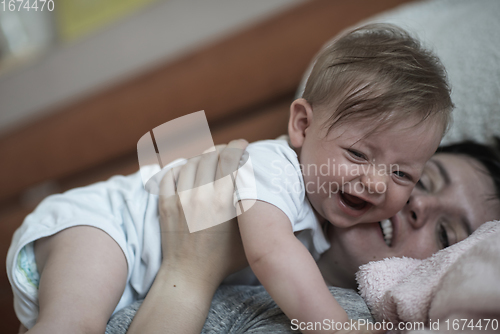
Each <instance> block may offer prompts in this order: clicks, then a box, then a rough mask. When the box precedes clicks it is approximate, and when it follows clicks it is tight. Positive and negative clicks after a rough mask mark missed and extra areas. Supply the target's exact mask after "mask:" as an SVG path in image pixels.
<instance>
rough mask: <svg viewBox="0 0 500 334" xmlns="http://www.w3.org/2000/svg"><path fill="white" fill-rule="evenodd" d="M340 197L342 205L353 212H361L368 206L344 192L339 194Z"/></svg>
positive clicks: (363, 201) (361, 200)
mask: <svg viewBox="0 0 500 334" xmlns="http://www.w3.org/2000/svg"><path fill="white" fill-rule="evenodd" d="M340 196H341V197H342V200H343V201H344V203H345V204H346V205H348V206H349V207H350V208H352V209H354V210H363V209H364V208H365V207H366V205H367V204H368V202H366V201H365V200H363V199H361V198H359V197H357V196H354V195H349V194H347V193H345V192H341V193H340Z"/></svg>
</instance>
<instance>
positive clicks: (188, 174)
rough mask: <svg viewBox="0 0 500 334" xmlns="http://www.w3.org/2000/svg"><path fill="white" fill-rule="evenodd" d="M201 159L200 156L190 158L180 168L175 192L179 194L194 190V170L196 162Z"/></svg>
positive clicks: (196, 166)
mask: <svg viewBox="0 0 500 334" xmlns="http://www.w3.org/2000/svg"><path fill="white" fill-rule="evenodd" d="M201 157H202V156H197V157H194V158H191V159H189V160H188V162H187V163H186V164H185V165H184V166H182V168H181V171H180V172H179V178H178V180H177V191H179V192H180V191H185V190H189V189H193V188H194V182H195V180H196V170H197V169H198V162H199V161H200V159H201Z"/></svg>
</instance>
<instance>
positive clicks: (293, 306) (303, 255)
mask: <svg viewBox="0 0 500 334" xmlns="http://www.w3.org/2000/svg"><path fill="white" fill-rule="evenodd" d="M243 207H245V205H243ZM238 223H239V227H240V233H241V238H242V240H243V246H244V249H245V254H246V257H247V260H248V263H249V264H250V266H251V267H252V270H253V271H254V273H255V275H256V276H257V278H258V279H259V281H260V282H261V283H262V285H264V287H265V288H266V290H267V291H268V292H269V294H270V295H271V297H272V298H273V299H274V301H275V302H276V303H277V304H278V306H279V307H280V308H281V309H282V310H283V312H284V313H285V314H286V315H287V316H288V318H290V319H297V320H298V321H299V322H302V321H303V322H321V323H323V320H324V319H333V320H334V321H335V322H345V321H348V317H347V314H346V312H345V311H344V309H343V308H342V307H341V306H340V305H339V304H338V303H337V301H336V300H335V298H333V296H332V295H331V294H330V292H329V290H328V287H327V286H326V283H325V281H324V280H323V277H322V276H321V273H320V271H319V269H318V267H317V265H316V263H315V261H314V259H313V257H312V256H311V254H310V253H309V251H308V250H307V249H306V247H304V245H302V243H301V242H300V241H299V240H298V239H297V238H296V237H295V235H294V233H293V229H292V225H291V223H290V220H289V219H288V217H287V216H286V215H285V214H284V213H283V211H281V210H280V209H278V208H277V207H275V206H274V205H272V204H269V203H266V202H261V201H256V202H255V204H254V205H253V206H252V208H251V209H250V210H248V211H247V212H245V213H243V214H242V215H241V216H239V217H238ZM305 333H321V331H313V332H305Z"/></svg>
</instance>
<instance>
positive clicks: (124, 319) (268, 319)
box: [106, 285, 373, 334]
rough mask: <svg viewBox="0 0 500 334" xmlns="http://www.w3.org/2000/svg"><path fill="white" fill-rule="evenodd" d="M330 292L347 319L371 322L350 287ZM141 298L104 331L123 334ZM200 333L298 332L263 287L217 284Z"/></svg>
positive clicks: (107, 333) (367, 311) (369, 316)
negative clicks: (345, 313) (217, 287)
mask: <svg viewBox="0 0 500 334" xmlns="http://www.w3.org/2000/svg"><path fill="white" fill-rule="evenodd" d="M330 292H331V293H332V295H333V296H334V297H335V299H336V300H337V301H338V302H339V304H340V305H341V306H342V307H343V308H344V310H345V311H346V312H347V315H348V316H349V318H350V319H366V320H368V321H373V320H372V317H371V314H370V311H369V310H368V307H367V306H366V304H365V302H364V301H363V299H362V298H361V297H360V296H359V295H358V294H357V293H356V292H355V291H354V290H350V289H342V288H336V287H330ZM141 304H142V301H137V302H135V303H133V304H132V305H130V306H128V307H126V308H124V309H122V310H120V311H119V312H117V313H116V314H115V315H113V317H112V318H111V320H110V321H109V323H108V326H107V328H106V334H125V333H126V331H127V329H128V327H129V325H130V323H131V322H132V319H133V317H134V315H135V313H136V312H137V310H138V309H139V307H140V306H141ZM202 333H203V334H226V333H227V334H230V333H300V332H298V331H294V330H292V324H291V322H290V320H289V319H288V318H287V317H286V316H285V314H284V313H283V312H282V311H281V310H280V309H279V307H278V306H277V305H276V303H275V302H274V301H273V300H272V298H271V297H270V296H269V294H268V293H267V292H266V290H265V289H264V287H263V286H227V285H226V286H221V287H220V288H219V289H218V290H217V292H216V293H215V296H214V298H213V300H212V306H211V308H210V312H209V314H208V317H207V320H206V322H205V326H204V327H203V331H202Z"/></svg>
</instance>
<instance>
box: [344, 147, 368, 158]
mask: <svg viewBox="0 0 500 334" xmlns="http://www.w3.org/2000/svg"><path fill="white" fill-rule="evenodd" d="M348 151H349V153H350V154H351V155H352V156H353V157H355V158H356V159H363V160H366V156H365V155H364V154H363V153H361V152H358V151H355V150H351V149H349V150H348Z"/></svg>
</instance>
